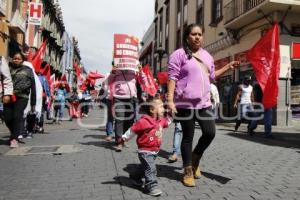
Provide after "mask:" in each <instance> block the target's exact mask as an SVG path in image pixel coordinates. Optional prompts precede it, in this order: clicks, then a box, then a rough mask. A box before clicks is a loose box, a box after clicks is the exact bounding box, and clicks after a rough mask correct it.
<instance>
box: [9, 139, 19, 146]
mask: <svg viewBox="0 0 300 200" xmlns="http://www.w3.org/2000/svg"><path fill="white" fill-rule="evenodd" d="M18 147H19V144H18V141H17V140H15V139H13V140H11V141H10V148H18Z"/></svg>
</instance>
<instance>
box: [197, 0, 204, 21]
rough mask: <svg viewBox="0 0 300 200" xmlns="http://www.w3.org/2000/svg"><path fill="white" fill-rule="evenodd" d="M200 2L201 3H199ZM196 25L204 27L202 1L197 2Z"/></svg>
mask: <svg viewBox="0 0 300 200" xmlns="http://www.w3.org/2000/svg"><path fill="white" fill-rule="evenodd" d="M199 2H201V3H199ZM196 23H197V24H199V25H201V26H202V27H204V5H203V0H198V8H197V14H196Z"/></svg>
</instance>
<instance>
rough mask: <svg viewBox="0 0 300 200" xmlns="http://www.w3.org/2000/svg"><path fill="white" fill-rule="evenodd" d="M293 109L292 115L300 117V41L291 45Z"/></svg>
mask: <svg viewBox="0 0 300 200" xmlns="http://www.w3.org/2000/svg"><path fill="white" fill-rule="evenodd" d="M291 109H292V117H293V118H297V119H300V43H292V47H291Z"/></svg>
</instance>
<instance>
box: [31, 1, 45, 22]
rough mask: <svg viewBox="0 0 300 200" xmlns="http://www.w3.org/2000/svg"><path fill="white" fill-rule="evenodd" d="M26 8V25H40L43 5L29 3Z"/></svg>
mask: <svg viewBox="0 0 300 200" xmlns="http://www.w3.org/2000/svg"><path fill="white" fill-rule="evenodd" d="M28 6H29V10H28V24H32V25H37V26H40V25H42V12H43V4H42V3H35V2H30V3H29V4H28Z"/></svg>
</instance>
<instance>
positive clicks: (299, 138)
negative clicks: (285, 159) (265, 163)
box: [222, 129, 300, 149]
mask: <svg viewBox="0 0 300 200" xmlns="http://www.w3.org/2000/svg"><path fill="white" fill-rule="evenodd" d="M222 130H223V129H222ZM227 135H228V136H231V137H235V138H238V139H243V140H248V141H251V142H255V143H259V144H264V145H269V146H278V147H284V148H296V149H300V134H298V133H278V132H273V136H274V138H265V137H264V134H263V132H255V134H254V135H253V136H250V135H248V134H245V133H241V132H236V133H233V132H231V133H227Z"/></svg>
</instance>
